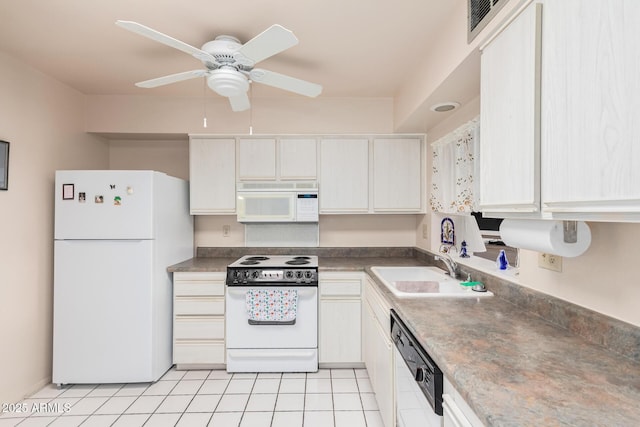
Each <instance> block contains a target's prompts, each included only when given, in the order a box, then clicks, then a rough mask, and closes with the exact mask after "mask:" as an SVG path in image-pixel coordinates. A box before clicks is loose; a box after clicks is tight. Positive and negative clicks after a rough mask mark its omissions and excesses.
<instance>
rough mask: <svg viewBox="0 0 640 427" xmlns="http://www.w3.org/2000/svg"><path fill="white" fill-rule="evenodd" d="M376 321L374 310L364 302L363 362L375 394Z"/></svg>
mask: <svg viewBox="0 0 640 427" xmlns="http://www.w3.org/2000/svg"><path fill="white" fill-rule="evenodd" d="M375 322H376V320H375V317H374V314H373V310H372V309H371V306H370V305H369V303H368V302H367V301H363V302H362V360H363V361H364V366H365V367H366V368H367V372H368V373H369V381H371V387H372V389H373V390H374V392H375V389H376V370H375V365H376V360H375V355H376V350H375V337H374V334H375V333H376V324H375Z"/></svg>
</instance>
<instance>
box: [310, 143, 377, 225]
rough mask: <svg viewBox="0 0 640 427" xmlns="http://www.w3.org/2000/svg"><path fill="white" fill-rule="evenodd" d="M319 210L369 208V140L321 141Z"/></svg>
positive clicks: (336, 211)
mask: <svg viewBox="0 0 640 427" xmlns="http://www.w3.org/2000/svg"><path fill="white" fill-rule="evenodd" d="M319 191H320V194H319V196H320V213H358V212H367V211H368V210H369V140H368V139H365V138H354V139H323V140H322V141H320V188H319Z"/></svg>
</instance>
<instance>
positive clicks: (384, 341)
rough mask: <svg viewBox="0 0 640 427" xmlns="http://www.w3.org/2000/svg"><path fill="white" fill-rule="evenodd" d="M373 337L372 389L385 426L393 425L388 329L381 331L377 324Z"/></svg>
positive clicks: (392, 370) (390, 346)
mask: <svg viewBox="0 0 640 427" xmlns="http://www.w3.org/2000/svg"><path fill="white" fill-rule="evenodd" d="M376 326H377V333H374V337H375V345H374V351H375V371H376V385H375V388H374V391H375V393H376V401H377V402H378V408H379V409H380V417H381V418H382V421H383V422H384V425H385V426H386V427H394V426H395V423H394V420H395V410H396V405H395V399H394V389H395V382H394V374H395V371H394V369H395V366H394V363H393V362H394V354H393V344H392V343H391V340H390V338H389V331H383V330H382V328H381V327H380V325H379V324H376Z"/></svg>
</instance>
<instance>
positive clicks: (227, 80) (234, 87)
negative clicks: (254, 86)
mask: <svg viewBox="0 0 640 427" xmlns="http://www.w3.org/2000/svg"><path fill="white" fill-rule="evenodd" d="M207 84H208V85H209V87H210V88H211V89H212V90H213V91H214V92H216V93H217V94H218V95H221V96H226V97H233V96H238V95H241V94H243V93H247V91H248V90H249V80H248V79H247V78H246V77H245V76H244V74H242V73H239V72H238V71H236V70H232V69H227V68H220V69H217V70H213V71H211V72H210V75H209V77H208V78H207Z"/></svg>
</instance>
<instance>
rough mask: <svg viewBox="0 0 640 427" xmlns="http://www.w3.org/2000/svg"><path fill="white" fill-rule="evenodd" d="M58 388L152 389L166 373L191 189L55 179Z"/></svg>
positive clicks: (124, 175) (140, 175) (189, 248)
mask: <svg viewBox="0 0 640 427" xmlns="http://www.w3.org/2000/svg"><path fill="white" fill-rule="evenodd" d="M54 245H55V247H54V311H53V375H52V381H53V383H55V384H83V383H90V384H94V383H125V382H151V381H156V380H158V379H159V378H160V377H161V376H162V374H163V373H165V372H166V371H167V370H168V369H169V368H170V367H171V365H172V281H171V276H170V273H168V272H167V267H168V266H169V265H172V264H175V263H178V262H180V261H183V260H185V259H188V258H191V257H192V256H193V218H192V217H191V216H190V215H189V188H188V182H186V181H183V180H181V179H178V178H174V177H170V176H168V175H166V174H164V173H160V172H154V171H108V170H104V171H73V170H66V171H57V172H56V179H55V243H54Z"/></svg>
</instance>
